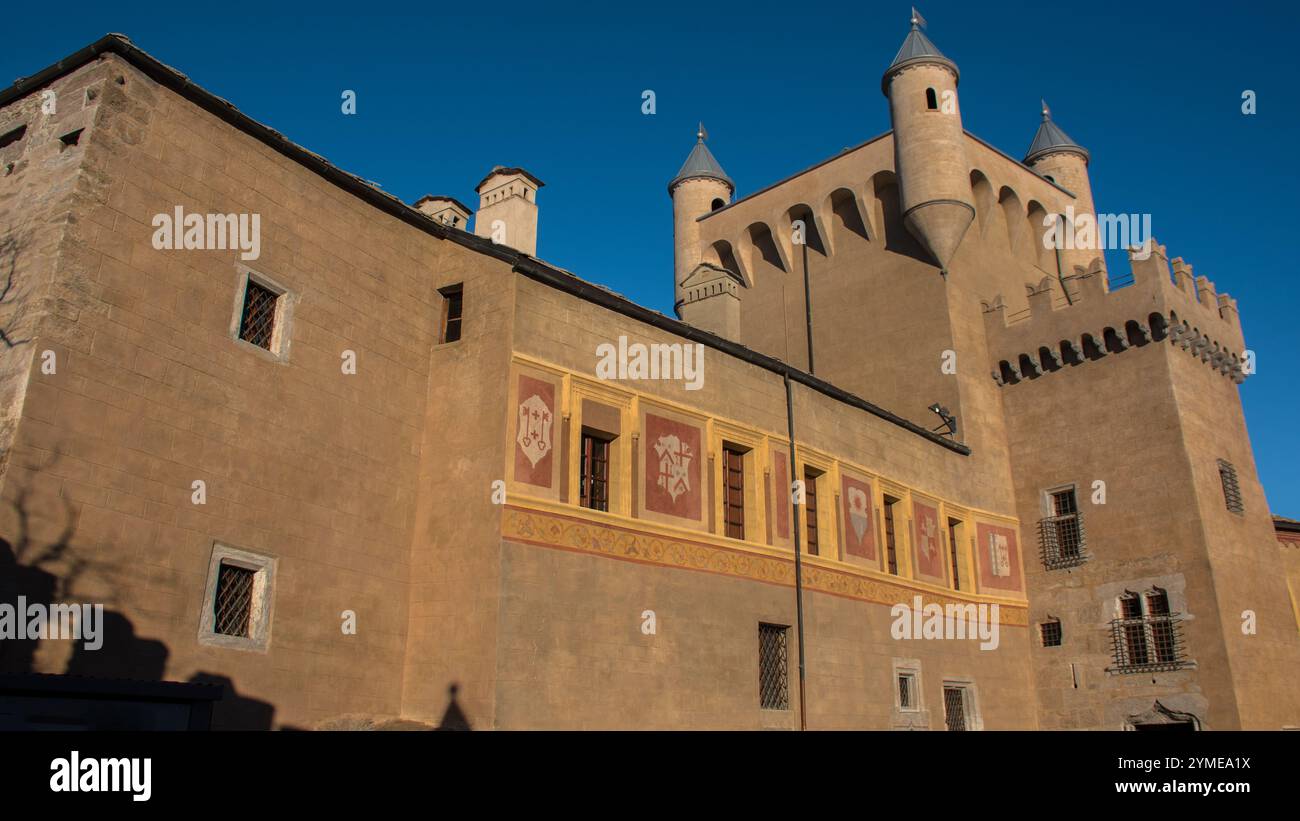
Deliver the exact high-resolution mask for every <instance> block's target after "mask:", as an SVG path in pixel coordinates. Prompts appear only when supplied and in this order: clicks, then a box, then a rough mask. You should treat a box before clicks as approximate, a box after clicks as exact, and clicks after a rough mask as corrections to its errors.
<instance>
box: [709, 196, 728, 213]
mask: <svg viewBox="0 0 1300 821" xmlns="http://www.w3.org/2000/svg"><path fill="white" fill-rule="evenodd" d="M726 204H727V203H726V202H724V201H723V199H722V198H721V197H718V198H717V199H715V200H714V201H713V209H712V210H714V211H717V210H718V209H719V208H722V207H724V206H725V205H726Z"/></svg>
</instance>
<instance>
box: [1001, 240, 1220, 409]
mask: <svg viewBox="0 0 1300 821" xmlns="http://www.w3.org/2000/svg"><path fill="white" fill-rule="evenodd" d="M1129 263H1130V266H1131V269H1132V276H1133V284H1132V285H1130V286H1128V287H1123V288H1117V289H1114V290H1112V288H1111V285H1110V279H1109V275H1108V274H1107V272H1106V270H1105V268H1104V267H1103V266H1102V264H1101V261H1100V260H1099V259H1098V260H1094V261H1093V263H1092V265H1091V266H1089V267H1088V268H1087V269H1086V270H1085V269H1083V268H1078V267H1076V269H1075V274H1074V275H1072V276H1070V277H1066V278H1065V282H1064V286H1065V288H1064V290H1062V283H1060V282H1058V281H1057V280H1055V279H1054V278H1052V277H1044V278H1043V279H1042V280H1040V281H1039V282H1038V283H1037V284H1026V286H1025V287H1026V291H1027V301H1028V303H1029V307H1028V308H1027V309H1026V310H1023V311H1020V312H1017V313H1015V314H1010V313H1008V311H1007V308H1006V305H1005V302H1004V300H1003V298H1002V296H1001V295H1000V294H999V295H997V296H995V297H994V298H993V299H992V300H989V301H985V302H983V303H982V305H983V307H984V320H985V333H986V338H987V341H988V352H989V358H990V363H989V364H990V367H991V371H992V375H993V379H994V381H996V382H997V383H998V384H999V385H1007V384H1015V383H1017V382H1019V381H1021V380H1022V379H1035V378H1038V377H1040V376H1043V375H1045V374H1048V373H1052V372H1054V371H1058V370H1062V369H1064V368H1067V367H1073V366H1078V365H1083V364H1085V363H1087V362H1094V361H1097V360H1100V359H1102V358H1104V357H1106V356H1111V355H1115V354H1122V353H1124V352H1125V351H1128V350H1130V349H1132V348H1135V347H1143V346H1145V345H1148V344H1153V343H1162V342H1168V343H1169V344H1171V345H1175V346H1177V347H1178V348H1180V349H1181V350H1183V351H1186V352H1187V353H1189V354H1191V355H1192V356H1195V357H1197V358H1199V359H1200V360H1201V361H1202V362H1204V363H1205V364H1206V365H1208V366H1209V367H1212V368H1214V369H1215V370H1217V371H1219V372H1220V373H1221V374H1223V375H1224V376H1226V377H1229V378H1231V379H1232V380H1233V381H1234V382H1236V383H1238V384H1240V383H1241V382H1242V381H1244V380H1245V378H1246V373H1245V371H1244V370H1243V368H1242V364H1243V358H1244V355H1245V350H1244V349H1245V343H1244V340H1243V337H1242V333H1241V322H1240V317H1239V315H1238V311H1237V302H1236V300H1234V299H1232V297H1230V296H1229V295H1228V294H1226V293H1225V294H1220V293H1218V292H1217V291H1216V289H1215V287H1214V283H1213V282H1211V281H1210V280H1209V279H1208V278H1207V277H1204V276H1197V277H1194V276H1193V273H1192V266H1191V265H1189V264H1187V263H1186V262H1184V261H1183V259H1182V258H1181V257H1178V258H1175V259H1174V260H1173V265H1172V268H1171V267H1170V263H1169V260H1168V257H1167V256H1166V252H1165V247H1164V246H1163V245H1159V244H1157V243H1155V241H1154V240H1152V241H1150V242H1149V243H1148V244H1147V245H1146V246H1144V247H1143V248H1140V249H1133V250H1130V251H1129Z"/></svg>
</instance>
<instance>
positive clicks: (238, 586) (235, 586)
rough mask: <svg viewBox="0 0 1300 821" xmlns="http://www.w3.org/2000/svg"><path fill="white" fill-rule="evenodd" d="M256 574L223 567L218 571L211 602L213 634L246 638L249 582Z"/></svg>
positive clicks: (250, 597)
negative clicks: (215, 590)
mask: <svg viewBox="0 0 1300 821" xmlns="http://www.w3.org/2000/svg"><path fill="white" fill-rule="evenodd" d="M256 575H257V571H255V570H249V569H248V568H246V567H238V566H236V565H233V564H223V565H221V568H220V570H219V571H218V576H217V593H216V597H215V599H214V600H213V609H214V611H215V612H214V616H215V618H214V619H213V623H212V624H213V628H212V629H213V632H216V633H221V634H222V635H226V636H242V637H248V636H249V635H250V634H249V624H250V622H251V619H252V615H253V580H254V577H255V576H256Z"/></svg>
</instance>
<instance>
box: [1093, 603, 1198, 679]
mask: <svg viewBox="0 0 1300 821" xmlns="http://www.w3.org/2000/svg"><path fill="white" fill-rule="evenodd" d="M1119 604H1120V616H1119V618H1117V619H1114V620H1112V621H1111V652H1112V654H1113V656H1114V666H1113V667H1111V671H1112V672H1116V673H1142V672H1160V671H1168V670H1178V669H1180V668H1182V667H1186V666H1187V665H1188V664H1189V663H1190V662H1189V661H1188V659H1187V654H1186V646H1185V643H1184V640H1183V629H1182V616H1181V614H1179V613H1172V612H1170V610H1169V596H1168V594H1167V593H1165V591H1163V590H1160V589H1159V588H1153V589H1152V590H1151V591H1150V592H1148V593H1147V594H1146V595H1145V596H1140V595H1138V594H1137V593H1132V592H1130V593H1127V594H1125V595H1124V596H1121V597H1120V600H1119Z"/></svg>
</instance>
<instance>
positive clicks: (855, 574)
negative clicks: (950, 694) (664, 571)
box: [501, 497, 1029, 626]
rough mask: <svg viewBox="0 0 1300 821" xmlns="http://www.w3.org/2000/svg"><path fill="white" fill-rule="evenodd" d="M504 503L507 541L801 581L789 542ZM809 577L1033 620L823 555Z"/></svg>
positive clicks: (808, 584)
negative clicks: (784, 546) (773, 544)
mask: <svg viewBox="0 0 1300 821" xmlns="http://www.w3.org/2000/svg"><path fill="white" fill-rule="evenodd" d="M505 508H506V509H505V511H504V515H503V518H502V524H501V535H502V538H503V539H505V540H506V541H512V542H519V543H522V544H530V545H535V546H538V547H547V548H554V549H559V550H568V551H572V552H579V553H588V554H592V555H598V556H606V557H608V558H614V559H620V560H623V561H630V562H636V563H639V564H648V565H655V566H659V567H670V568H678V569H682V570H694V571H698V572H706V573H714V574H717V575H723V576H732V577H736V578H743V579H748V580H751V581H757V582H762V583H765V584H776V585H781V586H784V587H793V586H794V556H793V555H792V553H791V551H789V550H784V549H781V548H772V547H767V546H766V545H758V544H752V543H749V542H739V541H736V540H734V539H723V538H719V537H716V536H711V535H710V534H707V533H702V532H699V531H692V530H686V529H684V528H682V529H676V528H668V527H663V526H654V529H653V530H648V529H647V528H646V525H647V523H646V522H644V521H642V520H638V519H630V518H627V517H624V516H617V515H615V514H606V513H600V512H597V511H585V510H584V511H583V515H582V516H581V517H579V516H575V515H573V512H572V511H571V510H569V509H568V508H567V507H566V506H564V505H559V504H556V503H554V502H550V501H548V500H546V499H540V498H531V499H521V498H518V497H514V498H512V499H511V502H510V503H509V504H507V505H506V506H505ZM587 514H591V515H587ZM803 584H804V587H805V589H807V590H810V591H815V592H820V593H826V594H828V595H833V596H841V597H844V598H849V599H857V600H860V601H866V602H872V603H875V604H882V605H890V606H893V605H895V604H899V603H904V604H908V605H909V606H910V605H911V604H912V598H913V596H918V595H919V596H920V597H921V599H922V601H923V602H924V603H925V604H931V603H934V604H939V605H946V604H978V603H981V602H984V603H989V604H998V605H999V608H1000V610H1001V613H1002V615H1001V619H1002V623H1003V624H1006V625H1015V626H1026V625H1027V624H1028V619H1029V613H1028V609H1027V604H1026V602H1025V601H1024V600H1023V599H1010V598H1003V597H996V596H980V595H970V594H957V593H955V592H954V591H952V590H949V589H947V588H941V587H937V586H935V585H930V584H926V583H925V582H919V581H915V580H912V579H903V578H900V577H897V576H890V575H888V574H885V573H880V572H878V571H870V570H868V569H866V568H863V567H859V566H856V565H848V564H844V563H841V562H836V561H828V560H825V559H822V558H820V557H817V556H806V557H804V559H803Z"/></svg>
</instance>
